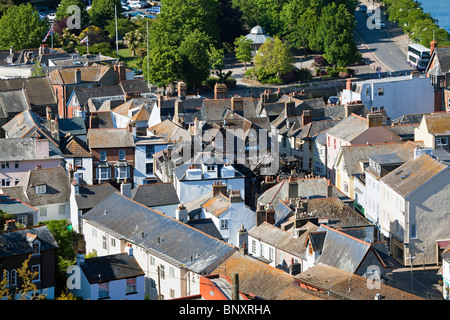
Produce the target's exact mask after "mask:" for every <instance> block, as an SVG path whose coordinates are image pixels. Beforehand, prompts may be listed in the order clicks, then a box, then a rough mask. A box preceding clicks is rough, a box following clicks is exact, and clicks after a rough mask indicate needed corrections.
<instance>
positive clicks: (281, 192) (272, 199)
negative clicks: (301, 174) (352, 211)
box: [258, 178, 348, 205]
mask: <svg viewBox="0 0 450 320" xmlns="http://www.w3.org/2000/svg"><path fill="white" fill-rule="evenodd" d="M288 184H289V181H288V179H284V180H282V181H281V182H279V183H277V184H276V185H275V186H273V187H271V188H269V189H268V190H266V191H265V192H264V193H263V194H262V195H261V196H260V197H259V198H258V202H260V203H261V204H265V205H267V204H272V205H276V204H278V202H279V201H284V200H286V199H287V198H288V187H289V186H288ZM297 185H298V192H297V195H296V197H295V198H300V197H302V198H309V199H314V198H326V197H327V186H328V180H327V179H325V178H312V179H297ZM332 197H337V198H339V199H341V200H347V199H348V198H347V196H346V195H344V194H343V193H342V192H341V191H339V189H337V188H335V187H334V186H333V193H332Z"/></svg>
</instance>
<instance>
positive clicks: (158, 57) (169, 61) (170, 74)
mask: <svg viewBox="0 0 450 320" xmlns="http://www.w3.org/2000/svg"><path fill="white" fill-rule="evenodd" d="M147 60H148V62H149V63H148V66H147ZM181 63H182V59H181V57H180V55H179V53H178V50H177V47H164V46H157V47H152V48H151V49H150V52H149V55H148V56H146V57H144V59H143V61H142V71H143V73H144V77H145V79H146V80H147V81H149V82H150V83H153V84H154V85H157V86H160V87H163V88H164V89H165V88H166V87H167V85H169V84H170V83H173V82H175V81H176V80H178V79H180V72H181ZM147 70H148V71H147Z"/></svg>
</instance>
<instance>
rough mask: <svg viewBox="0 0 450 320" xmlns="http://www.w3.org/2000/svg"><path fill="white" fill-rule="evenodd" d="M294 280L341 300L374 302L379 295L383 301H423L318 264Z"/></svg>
mask: <svg viewBox="0 0 450 320" xmlns="http://www.w3.org/2000/svg"><path fill="white" fill-rule="evenodd" d="M295 278H296V279H297V280H298V281H299V282H300V283H303V284H306V285H308V286H311V287H313V288H317V289H320V290H324V291H325V292H330V293H332V294H334V295H336V296H338V298H339V299H343V300H374V299H375V295H376V294H378V293H379V294H381V297H382V299H383V300H424V299H423V298H421V297H418V296H416V295H413V294H411V293H409V292H406V291H402V290H400V289H397V288H394V287H391V286H388V285H385V284H383V283H380V288H379V289H378V288H377V287H375V288H372V287H369V286H367V278H364V277H361V276H358V275H356V274H352V273H350V272H346V271H344V270H340V269H339V268H336V267H333V266H329V265H326V264H324V263H318V264H316V265H315V266H313V267H311V268H309V269H307V270H306V271H304V272H302V273H300V274H298V275H296V276H295Z"/></svg>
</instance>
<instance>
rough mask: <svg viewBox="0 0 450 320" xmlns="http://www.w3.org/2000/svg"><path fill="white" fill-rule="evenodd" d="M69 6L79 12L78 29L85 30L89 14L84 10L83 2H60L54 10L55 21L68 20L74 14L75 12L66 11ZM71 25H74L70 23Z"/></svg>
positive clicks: (75, 0) (77, 0) (79, 0)
mask: <svg viewBox="0 0 450 320" xmlns="http://www.w3.org/2000/svg"><path fill="white" fill-rule="evenodd" d="M70 6H77V7H78V8H79V9H80V10H79V11H78V12H79V13H80V29H82V28H85V27H86V26H87V25H88V24H89V14H88V12H87V10H86V4H85V3H84V1H83V0H61V3H60V4H59V6H58V8H56V20H60V19H62V18H68V17H70V16H72V15H73V14H75V13H76V11H73V10H68V9H69V7H70ZM72 23H75V21H74V22H72Z"/></svg>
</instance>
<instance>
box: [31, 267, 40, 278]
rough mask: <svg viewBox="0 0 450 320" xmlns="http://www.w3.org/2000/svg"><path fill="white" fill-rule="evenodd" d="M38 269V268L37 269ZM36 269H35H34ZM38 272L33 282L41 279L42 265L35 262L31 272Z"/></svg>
mask: <svg viewBox="0 0 450 320" xmlns="http://www.w3.org/2000/svg"><path fill="white" fill-rule="evenodd" d="M35 269H37V270H35ZM33 270H35V271H33ZM34 272H37V276H36V277H35V278H33V280H32V282H39V281H41V265H39V264H35V265H33V266H31V273H34Z"/></svg>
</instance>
